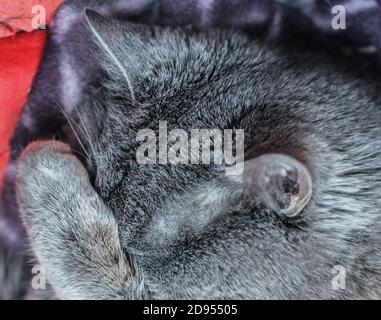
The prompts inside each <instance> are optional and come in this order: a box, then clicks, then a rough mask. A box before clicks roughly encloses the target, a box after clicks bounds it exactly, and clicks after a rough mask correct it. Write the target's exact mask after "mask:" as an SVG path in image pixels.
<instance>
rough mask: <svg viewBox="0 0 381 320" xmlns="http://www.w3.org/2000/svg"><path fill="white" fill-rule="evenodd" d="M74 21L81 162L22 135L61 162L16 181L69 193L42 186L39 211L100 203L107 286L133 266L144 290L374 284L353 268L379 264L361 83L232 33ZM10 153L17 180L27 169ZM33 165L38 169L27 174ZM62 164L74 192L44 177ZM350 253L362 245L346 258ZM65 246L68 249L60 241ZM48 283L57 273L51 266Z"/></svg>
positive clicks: (284, 291) (278, 294) (224, 292)
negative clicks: (89, 59) (84, 35)
mask: <svg viewBox="0 0 381 320" xmlns="http://www.w3.org/2000/svg"><path fill="white" fill-rule="evenodd" d="M85 20H86V23H87V27H88V28H89V31H90V35H89V39H90V42H91V48H92V49H93V50H94V53H95V55H96V60H95V61H96V62H94V67H96V68H97V69H98V79H97V80H96V81H94V83H92V84H91V86H89V87H88V88H87V89H86V91H85V92H84V93H83V96H82V98H81V103H80V104H79V105H78V106H77V108H76V110H75V111H73V113H72V115H70V116H69V118H71V122H72V123H70V125H69V126H70V128H71V135H72V136H74V137H75V139H71V140H70V141H71V145H72V148H73V150H77V151H75V152H76V154H77V156H78V157H80V158H81V159H82V163H83V164H84V165H85V167H86V171H83V170H82V169H81V170H82V171H81V170H79V169H78V170H79V171H80V172H81V174H80V177H81V179H79V178H76V174H78V172H77V171H78V170H77V171H76V169H75V167H76V166H77V167H78V166H81V167H82V165H81V164H80V163H79V162H78V161H77V160H75V161H74V160H73V159H74V157H72V155H71V156H70V159H72V160H73V161H74V162H75V164H74V165H73V163H74V162H73V161H72V162H71V167H72V168H71V169H70V165H66V164H65V162H60V164H59V165H58V164H57V161H58V160H57V159H58V158H59V157H57V154H59V153H60V152H57V148H53V152H52V149H49V148H47V147H46V146H45V147H40V148H37V147H35V148H34V149H33V148H32V150H34V151H33V152H26V153H25V154H24V156H23V157H22V160H21V163H23V162H25V163H28V157H30V158H33V157H34V158H33V159H34V160H33V161H34V162H33V163H34V166H36V165H37V164H38V163H42V164H43V163H45V165H46V166H47V167H49V166H52V168H55V169H52V168H51V170H50V171H49V170H48V171H49V172H51V173H52V175H53V176H54V171H59V172H61V171H62V170H63V171H64V172H66V173H65V174H62V175H60V174H57V176H56V177H50V178H52V179H53V181H50V182H48V185H49V188H48V190H45V189H46V188H43V189H44V190H43V191H41V190H40V189H41V185H43V184H44V183H45V184H46V183H47V182H46V181H39V183H37V182H34V183H32V184H31V185H28V183H27V182H25V183H20V185H24V188H25V189H28V190H29V194H31V195H33V194H38V195H39V197H43V198H44V197H45V194H46V193H49V197H50V198H49V199H50V200H49V201H52V202H54V197H55V194H60V196H59V197H62V198H64V199H66V201H68V202H69V203H70V204H62V201H61V202H60V201H57V203H56V209H55V210H61V209H60V206H63V207H64V209H62V211H64V210H65V209H66V208H71V207H72V206H74V207H75V208H77V211H78V212H76V213H75V214H78V215H83V213H82V212H81V208H82V207H81V206H79V205H75V204H73V203H72V202H76V201H79V202H80V201H83V202H85V203H91V201H95V202H96V203H98V202H100V203H102V204H97V205H94V206H91V205H90V206H89V207H91V208H101V210H100V211H99V213H98V214H96V215H95V216H97V217H98V216H101V213H103V212H106V211H107V217H108V219H111V220H112V219H113V218H111V217H112V216H113V217H114V218H115V221H116V224H113V223H114V222H113V223H110V224H111V225H113V226H116V225H117V229H118V232H119V234H117V235H116V234H115V233H116V232H117V231H116V230H114V231H110V232H111V233H112V235H113V237H112V239H113V240H112V241H114V243H115V242H117V245H116V247H117V248H116V249H115V248H114V249H113V250H114V252H118V254H117V256H118V259H117V261H121V260H120V259H122V261H124V262H123V263H124V264H125V266H128V268H129V270H130V269H135V275H131V274H130V273H128V275H124V277H125V279H124V280H123V279H119V282H118V283H119V284H118V285H117V287H118V288H119V287H120V283H123V281H125V282H128V281H131V278H134V276H135V277H138V279H139V281H137V283H139V284H135V285H134V286H132V287H128V288H129V290H135V289H136V288H139V290H141V291H144V292H145V294H147V295H149V296H151V297H153V298H229V297H234V298H286V297H287V298H297V297H333V296H337V295H340V294H348V295H361V294H364V295H367V294H368V293H367V292H371V293H369V295H371V294H374V292H375V290H376V289H375V288H378V290H379V283H378V282H377V278H376V276H375V278H374V279H373V278H372V279H368V281H369V283H368V284H366V283H363V279H364V277H365V275H364V272H365V271H364V270H367V269H371V270H373V271H377V272H378V271H379V270H378V269H377V268H378V267H377V263H375V262H376V260H377V259H376V258H374V257H373V256H374V254H373V256H372V257H370V258H369V259H368V258H367V256H366V255H367V253H368V251H369V250H370V251H372V250H373V246H374V245H375V243H374V242H372V241H374V240H373V239H372V236H373V235H376V234H377V232H376V230H378V229H377V228H375V226H377V225H378V226H379V225H380V218H379V208H380V204H381V203H380V200H379V195H378V194H377V190H378V191H380V177H381V168H380V166H379V161H380V159H381V153H380V152H381V142H380V135H381V126H380V123H381V121H380V119H381V111H380V108H379V107H378V104H379V98H378V97H377V95H376V92H377V88H376V85H372V84H370V83H369V82H367V81H363V80H359V79H357V78H356V75H354V74H351V73H350V72H347V71H345V70H344V69H342V68H341V67H338V66H335V65H332V64H330V63H329V62H327V61H325V59H317V58H315V57H314V59H315V60H312V57H313V56H312V55H307V54H302V53H296V52H294V51H292V50H291V52H288V51H287V50H284V49H280V50H270V49H268V48H266V47H265V45H263V44H262V43H259V42H256V41H254V40H252V39H249V38H247V37H245V36H243V35H241V34H238V33H232V32H229V31H217V30H212V31H206V32H195V31H194V30H190V29H186V30H178V29H169V28H159V27H147V26H142V25H134V24H131V23H127V22H123V21H118V20H110V19H106V18H103V17H102V16H99V15H98V14H95V13H93V12H89V11H88V12H87V13H86V17H85ZM331 62H332V61H331ZM210 136H212V139H210ZM229 141H232V144H231V145H230V144H229ZM50 148H51V147H50ZM58 149H59V150H60V148H58ZM36 150H37V151H36ZM49 150H50V151H49ZM48 151H49V152H48ZM52 154H53V156H52ZM208 154H209V156H208ZM39 157H40V158H39ZM48 157H52V159H53V160H52V159H50V158H49V160H46V158H48ZM23 159H24V160H23ZM39 159H40V160H41V161H39ZM54 159H55V160H54ZM55 161H56V163H55ZM23 168H27V169H24V171H23V170H20V171H19V172H20V173H19V177H20V179H21V181H24V180H25V178H22V177H23V175H25V174H26V172H27V171H31V170H33V168H32V167H30V166H29V167H28V166H24V167H23ZM42 171H44V170H42ZM76 172H77V173H76ZM84 172H86V174H85V173H84ZM45 174H46V172H45V173H44V172H41V168H40V170H39V172H36V174H35V175H36V178H35V179H36V181H38V179H39V178H38V177H39V175H40V176H41V179H42V180H44V179H47V177H46V176H45V177H44V175H45ZM87 174H88V175H89V177H90V180H89V179H88V178H85V177H84V176H86V175H87ZM65 175H66V179H67V181H68V180H70V182H69V183H68V184H69V185H70V187H71V189H74V190H77V192H76V193H77V195H76V196H68V195H65V192H67V193H68V194H71V193H72V191H70V190H65V188H64V185H63V186H61V187H60V188H57V190H55V187H56V185H55V183H54V180H56V184H57V185H60V183H63V181H59V180H60V179H63V176H65ZM23 179H24V180H23ZM29 180H30V179H29ZM29 180H28V181H29ZM76 180H79V182H78V184H79V186H77V182H76ZM90 182H91V183H90ZM33 188H40V189H38V190H33ZM86 188H88V190H91V191H88V192H84V191H83V190H85V189H86ZM30 190H32V191H30ZM21 193H23V191H22V190H21ZM24 193H25V191H24ZM89 195H91V196H89ZM86 197H90V198H89V199H90V200H89V199H87V198H86ZM94 198H96V200H91V199H94ZM22 199H23V200H21V204H22V205H21V207H28V205H26V204H25V202H28V201H29V198H28V197H26V196H25V197H22ZM44 199H45V200H41V201H40V204H33V205H34V207H33V211H35V210H36V209H35V207H37V208H38V207H39V206H41V203H42V204H43V203H46V198H44ZM67 199H68V200H67ZM33 201H34V202H38V201H37V200H33ZM34 202H33V203H34ZM23 203H24V205H23ZM49 206H53V207H54V204H52V205H49ZM78 208H79V209H78ZM41 210H43V208H41ZM89 210H93V209H89ZM24 211H28V210H27V209H24ZM53 211H54V210H53ZM70 211H73V210H72V209H70ZM62 219H64V220H65V222H64V224H65V225H66V226H67V225H70V229H71V230H72V231H73V232H74V233H75V234H76V236H75V237H72V238H70V237H69V238H70V239H71V240H73V239H74V240H73V241H74V242H75V241H76V240H77V243H82V244H83V243H90V244H91V245H92V249H91V250H90V251H94V252H103V250H104V249H105V248H101V249H99V248H97V245H99V243H101V246H102V242H99V241H98V240H96V241H94V239H93V238H92V237H89V236H88V235H87V234H88V232H87V233H86V232H82V233H81V232H78V231H75V228H76V225H77V226H78V225H79V226H82V224H86V219H83V220H84V222H81V223H79V224H78V223H75V222H73V221H75V219H74V220H72V221H70V219H71V215H66V218H62ZM92 219H94V220H96V219H98V218H92ZM99 219H100V217H99ZM31 220H32V221H33V219H29V220H28V219H26V221H27V225H28V224H30V222H28V221H31ZM46 220H48V219H46ZM32 223H33V222H32ZM110 224H109V225H108V227H110ZM78 228H79V227H78ZM31 229H33V228H31ZM110 230H111V227H110ZM97 231H98V229H97V228H94V229H93V232H94V233H96V232H97ZM57 232H58V231H57ZM58 233H59V235H58V236H57V237H59V236H61V237H62V236H64V232H62V231H59V232H58ZM78 234H79V235H78ZM53 235H54V232H52V236H51V238H53ZM377 236H378V237H379V234H378V235H377ZM86 237H89V238H88V239H86ZM78 238H81V239H80V241H79V240H78ZM103 238H104V237H103ZM117 238H118V239H119V240H120V245H119V241H118V240H117ZM48 241H49V240H48ZM65 241H67V239H66V240H65ZM357 241H358V242H357ZM92 242H93V243H92ZM41 243H43V241H41ZM41 246H43V244H41ZM110 247H113V245H110ZM121 248H122V249H121ZM37 250H43V249H37ZM63 250H65V249H63ZM121 250H122V251H121ZM106 251H107V250H106ZM123 255H125V257H128V259H127V258H125V257H124V258H121V256H123ZM37 256H39V255H38V254H37ZM102 256H104V257H105V259H108V258H110V257H109V256H108V255H107V254H104V255H103V254H99V256H97V257H96V259H93V260H91V259H90V261H92V262H93V264H91V263H90V264H88V265H87V269H86V270H88V271H89V272H90V273H91V269H94V272H95V273H97V275H98V276H99V277H102V275H101V274H100V273H101V271H102V272H106V271H107V270H110V269H112V268H113V267H112V266H110V267H107V268H99V270H101V271H99V270H98V271H97V261H98V260H99V259H100V258H99V257H102ZM359 257H361V259H364V260H363V261H362V262H361V264H357V265H356V259H359ZM53 258H54V257H51V259H53ZM41 259H42V260H44V261H47V260H49V259H50V258H46V257H45V256H44V257H42V258H41ZM65 259H68V260H69V261H70V256H68V257H67V258H65ZM72 259H73V261H77V262H78V261H80V260H81V259H82V260H83V259H84V258H83V257H81V256H80V255H77V256H76V253H73V257H72ZM124 259H126V260H124ZM85 260H86V259H85ZM47 263H48V262H47ZM48 264H49V263H48ZM71 264H72V263H71ZM131 264H133V267H131ZM338 265H340V266H342V267H343V268H344V270H348V271H350V272H351V274H349V277H351V278H350V279H352V280H353V281H352V283H350V284H349V285H348V286H349V287H348V288H347V291H346V292H345V290H344V291H342V292H338V291H336V289H337V288H335V287H334V286H333V285H332V279H333V277H334V275H333V274H332V270H336V269H334V267H335V266H338ZM119 267H120V266H119ZM119 267H118V268H119ZM376 269H377V270H376ZM118 270H119V269H118ZM340 270H341V269H340ZM66 272H67V270H66ZM132 273H133V272H132ZM116 274H117V276H115V277H116V278H118V277H119V274H118V273H116ZM137 274H139V276H137ZM57 277H59V275H58V274H57ZM89 277H91V276H89ZM119 278H120V277H119ZM142 279H144V281H143V280H142ZM73 281H74V280H73ZM110 281H111V280H110ZM67 282H69V283H70V281H66V282H65V283H67ZM52 283H53V286H54V283H56V284H57V283H58V284H57V285H56V286H59V287H60V288H59V289H62V287H65V286H64V285H61V284H59V279H58V280H57V279H53V280H52ZM367 285H368V287H366V286H367ZM88 287H89V286H88ZM88 287H87V288H88ZM131 288H132V289H131ZM87 290H88V291H89V292H90V291H91V290H90V289H87ZM97 290H98V289H97ZM99 290H101V289H99ZM99 290H98V291H99ZM58 291H59V290H58ZM363 292H365V293H363ZM66 296H70V294H67V295H66ZM98 296H101V293H99V294H98ZM132 296H133V295H132Z"/></svg>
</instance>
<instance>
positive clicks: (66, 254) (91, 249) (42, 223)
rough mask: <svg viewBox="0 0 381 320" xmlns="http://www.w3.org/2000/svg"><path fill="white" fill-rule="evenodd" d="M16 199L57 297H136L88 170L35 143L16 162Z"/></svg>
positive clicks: (53, 145)
mask: <svg viewBox="0 0 381 320" xmlns="http://www.w3.org/2000/svg"><path fill="white" fill-rule="evenodd" d="M17 177H18V188H17V197H18V202H19V206H20V211H21V215H22V218H23V221H24V225H25V228H26V231H27V233H28V235H29V238H30V240H31V245H32V249H33V251H34V253H35V254H36V257H37V259H38V261H39V262H40V263H41V265H42V266H43V267H44V268H45V270H46V273H47V278H48V280H49V282H50V283H51V285H52V287H53V288H54V290H55V291H56V294H57V296H58V297H59V298H66V299H69V298H75V299H81V298H87V299H91V298H95V299H103V298H117V299H123V298H126V297H131V296H134V294H136V293H135V292H136V290H135V291H132V290H131V289H130V287H129V286H130V284H131V283H135V280H134V278H133V274H132V273H133V271H132V269H131V266H130V265H129V262H128V260H127V258H126V256H125V254H124V252H123V251H122V249H121V247H120V243H119V236H118V226H117V224H116V221H115V219H114V217H113V215H112V213H111V211H110V210H109V209H108V207H107V206H106V205H105V204H104V203H103V201H102V199H101V198H100V197H99V195H98V194H97V193H96V192H95V190H94V189H93V187H92V185H91V184H90V181H89V178H88V175H87V172H86V170H85V168H84V167H83V166H82V164H81V163H80V161H79V160H78V159H77V158H76V157H75V156H74V155H73V154H72V153H71V151H70V147H69V146H67V145H65V144H63V143H60V142H54V141H51V142H35V143H33V144H31V145H29V146H28V147H27V149H26V150H25V151H24V152H23V154H22V155H21V158H20V160H19V163H18V171H17Z"/></svg>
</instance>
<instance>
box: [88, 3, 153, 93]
mask: <svg viewBox="0 0 381 320" xmlns="http://www.w3.org/2000/svg"><path fill="white" fill-rule="evenodd" d="M83 15H84V20H85V24H86V25H87V27H88V29H89V31H90V34H91V38H92V39H93V41H94V43H95V45H96V47H97V48H98V56H99V58H100V60H101V61H100V62H101V65H102V66H103V68H104V69H105V71H106V72H108V73H109V74H110V75H111V76H112V77H113V79H115V80H118V79H120V80H121V81H125V84H126V85H128V89H129V90H130V91H131V95H132V97H133V98H134V80H135V77H136V75H137V74H138V73H139V72H141V70H142V68H144V61H142V60H144V59H142V58H141V56H142V52H144V46H145V45H146V42H147V41H146V39H147V38H148V37H149V35H150V33H151V31H150V29H149V27H148V26H143V25H137V24H134V23H129V22H125V21H123V22H121V21H119V20H117V19H111V18H107V17H105V16H103V15H101V14H99V13H98V12H96V11H93V10H91V9H85V11H84V13H83Z"/></svg>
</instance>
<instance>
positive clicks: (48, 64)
mask: <svg viewBox="0 0 381 320" xmlns="http://www.w3.org/2000/svg"><path fill="white" fill-rule="evenodd" d="M380 2H381V1H380V0H197V1H196V0H156V1H155V0H112V1H101V0H69V1H65V2H64V4H63V5H62V6H61V9H60V10H59V13H58V15H57V19H56V20H55V23H53V29H54V28H56V29H57V30H59V32H60V33H62V28H63V29H65V30H66V31H65V32H67V33H68V34H64V35H63V38H62V39H63V40H62V39H61V40H60V41H61V43H60V44H61V47H60V49H59V50H58V51H60V52H61V53H62V50H65V46H63V47H62V43H65V39H66V38H65V37H69V38H70V37H71V34H70V31H71V30H72V28H71V26H70V25H68V26H65V27H64V26H63V24H64V23H68V22H69V23H70V22H72V23H73V25H76V26H78V24H77V23H78V20H79V19H80V17H81V12H82V11H83V9H84V8H85V7H91V8H94V9H96V10H99V11H101V12H103V13H105V14H109V13H113V12H114V13H115V12H118V13H120V14H123V15H126V16H128V17H129V18H130V19H131V20H133V21H139V22H142V23H147V24H159V25H178V26H186V25H193V26H194V27H196V28H198V29H201V30H202V29H206V28H212V27H218V28H231V29H237V30H242V31H244V32H246V33H248V34H250V35H252V36H253V37H262V38H264V39H265V41H267V43H268V44H269V45H272V46H276V45H279V44H281V43H284V42H286V43H295V44H296V43H298V44H299V45H300V44H302V45H303V46H305V47H308V48H310V49H311V48H313V49H314V50H315V49H316V50H317V49H319V50H320V49H325V50H329V51H334V52H336V53H337V54H338V55H342V57H341V59H343V57H344V58H345V56H348V55H359V56H362V57H363V59H367V60H369V61H372V62H374V63H375V66H377V67H378V66H379V65H380V62H381V3H380ZM68 8H69V9H68ZM72 31H73V30H72ZM53 32H54V30H53ZM73 32H74V31H73ZM54 41H57V39H56V40H54V39H52V38H51V39H50V40H49V41H48V43H47V47H48V48H50V51H47V52H49V54H45V55H44V57H43V59H42V63H41V66H40V69H39V71H38V73H37V75H36V78H35V81H34V84H33V86H32V89H31V91H30V93H29V102H27V104H26V105H25V107H24V111H23V113H22V114H21V117H20V120H19V121H18V124H17V127H16V130H15V131H14V134H13V138H12V139H11V142H10V150H11V156H10V158H11V160H10V164H9V166H8V169H7V171H6V174H5V176H4V177H5V178H4V186H3V191H2V194H1V203H0V287H1V286H2V281H3V282H4V281H5V282H6V280H7V279H1V267H2V266H1V264H2V260H1V259H2V258H1V256H2V252H1V251H2V250H3V252H4V249H2V248H5V247H7V248H8V249H7V250H8V251H9V248H11V249H12V250H17V248H22V246H23V244H24V241H23V231H22V227H21V226H20V224H19V223H18V214H17V209H16V207H15V197H14V178H15V161H16V159H17V157H18V155H19V153H20V151H21V150H22V149H23V148H24V147H25V146H26V145H27V144H28V143H29V142H30V141H32V140H36V139H49V138H51V137H53V136H54V135H55V132H56V131H57V130H58V128H60V127H61V126H62V124H63V121H65V120H64V119H62V118H61V117H60V115H58V113H57V110H56V109H55V108H53V107H52V106H53V105H55V104H56V103H57V102H59V103H61V104H62V105H64V106H65V104H70V99H66V97H62V95H61V94H60V93H59V90H58V88H57V85H56V84H55V83H46V81H44V74H47V73H50V74H52V73H54V74H57V76H59V74H60V70H59V66H60V60H59V59H60V57H62V55H60V54H59V53H58V51H57V54H52V52H55V51H54V50H51V49H52V48H53V49H54V48H57V45H58V44H57V43H55V42H54ZM72 59H73V61H74V64H75V63H84V64H85V65H86V61H83V58H82V60H81V57H80V55H74V56H73V57H72ZM354 67H355V66H354ZM88 68H89V72H90V68H91V65H89V66H88ZM81 80H82V83H85V82H86V78H81ZM68 88H70V84H69V83H68ZM78 88H79V92H78V91H76V93H77V94H78V93H80V89H81V86H79V87H78ZM78 88H77V89H78ZM69 94H70V93H69V92H68V95H69ZM2 125H3V124H2ZM0 291H1V290H0ZM0 297H1V292H0Z"/></svg>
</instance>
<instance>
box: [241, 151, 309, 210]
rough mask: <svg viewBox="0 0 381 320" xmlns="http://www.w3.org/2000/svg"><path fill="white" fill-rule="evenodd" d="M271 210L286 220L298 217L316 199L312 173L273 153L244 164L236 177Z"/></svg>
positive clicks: (294, 162) (301, 165)
mask: <svg viewBox="0 0 381 320" xmlns="http://www.w3.org/2000/svg"><path fill="white" fill-rule="evenodd" d="M237 178H238V180H239V181H240V182H241V183H242V184H244V186H245V187H246V188H247V190H248V191H249V192H250V193H251V194H252V195H253V196H255V197H256V198H258V199H259V200H260V201H262V202H263V203H264V204H265V205H266V206H267V207H269V208H270V209H272V210H274V211H275V212H276V213H278V214H279V215H282V216H286V217H295V216H297V215H298V214H299V213H300V212H301V211H302V210H303V209H304V208H305V206H306V205H307V204H308V202H309V201H310V199H311V196H312V189H313V184H312V179H311V175H310V172H309V170H308V169H307V168H306V166H305V165H304V164H303V163H301V162H300V161H298V160H296V159H294V158H293V157H290V156H288V155H285V154H278V153H269V154H264V155H261V156H259V157H257V158H254V159H251V160H248V161H245V162H244V171H243V174H242V175H241V176H240V177H235V179H237Z"/></svg>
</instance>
